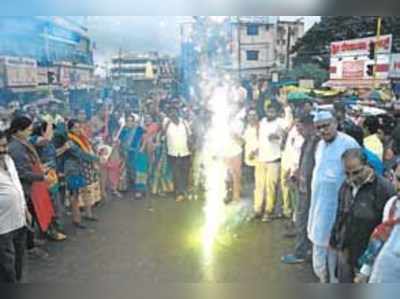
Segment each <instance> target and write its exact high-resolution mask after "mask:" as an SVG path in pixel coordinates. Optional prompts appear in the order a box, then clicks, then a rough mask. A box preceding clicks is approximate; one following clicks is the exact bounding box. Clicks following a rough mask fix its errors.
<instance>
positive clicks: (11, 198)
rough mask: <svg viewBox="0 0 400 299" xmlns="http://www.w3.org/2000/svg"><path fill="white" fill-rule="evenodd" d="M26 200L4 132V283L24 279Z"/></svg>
mask: <svg viewBox="0 0 400 299" xmlns="http://www.w3.org/2000/svg"><path fill="white" fill-rule="evenodd" d="M25 226H26V203H25V197H24V192H23V189H22V186H21V182H20V180H19V177H18V173H17V170H16V168H15V165H14V162H13V160H12V159H11V157H10V156H9V155H8V154H7V138H6V136H5V134H4V132H2V131H0V283H16V282H19V281H21V278H22V272H23V264H24V255H25V247H26V232H25Z"/></svg>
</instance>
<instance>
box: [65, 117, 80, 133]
mask: <svg viewBox="0 0 400 299" xmlns="http://www.w3.org/2000/svg"><path fill="white" fill-rule="evenodd" d="M67 128H68V131H69V132H71V133H73V134H81V133H82V125H81V122H80V121H79V120H78V119H70V120H69V121H68V123H67Z"/></svg>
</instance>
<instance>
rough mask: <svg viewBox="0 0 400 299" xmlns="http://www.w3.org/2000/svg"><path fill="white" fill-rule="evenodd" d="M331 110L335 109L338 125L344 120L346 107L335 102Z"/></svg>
mask: <svg viewBox="0 0 400 299" xmlns="http://www.w3.org/2000/svg"><path fill="white" fill-rule="evenodd" d="M333 108H334V109H335V116H336V119H337V121H338V122H339V123H341V122H343V121H344V120H345V118H346V106H345V104H344V103H342V102H335V103H334V104H333Z"/></svg>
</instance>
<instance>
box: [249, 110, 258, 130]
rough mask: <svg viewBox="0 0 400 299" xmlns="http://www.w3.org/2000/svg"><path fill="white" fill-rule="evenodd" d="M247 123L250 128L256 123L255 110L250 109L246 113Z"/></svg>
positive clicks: (256, 115)
mask: <svg viewBox="0 0 400 299" xmlns="http://www.w3.org/2000/svg"><path fill="white" fill-rule="evenodd" d="M247 122H248V123H249V125H251V126H255V125H257V123H258V114H257V110H256V109H250V110H249V111H248V112H247Z"/></svg>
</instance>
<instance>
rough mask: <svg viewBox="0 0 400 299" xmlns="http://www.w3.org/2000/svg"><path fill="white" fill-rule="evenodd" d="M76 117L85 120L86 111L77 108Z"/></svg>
mask: <svg viewBox="0 0 400 299" xmlns="http://www.w3.org/2000/svg"><path fill="white" fill-rule="evenodd" d="M77 118H78V120H79V121H80V122H85V121H86V112H85V110H79V111H78V115H77Z"/></svg>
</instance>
